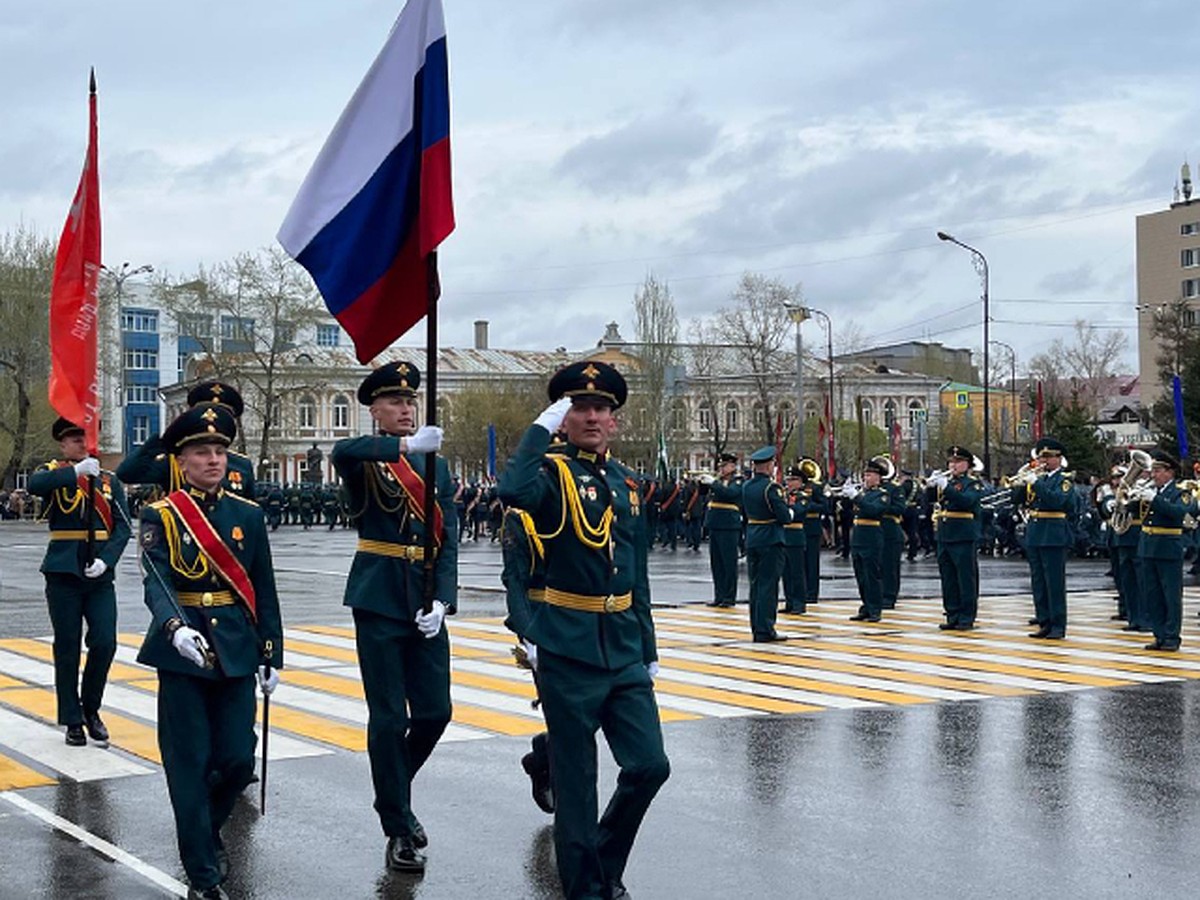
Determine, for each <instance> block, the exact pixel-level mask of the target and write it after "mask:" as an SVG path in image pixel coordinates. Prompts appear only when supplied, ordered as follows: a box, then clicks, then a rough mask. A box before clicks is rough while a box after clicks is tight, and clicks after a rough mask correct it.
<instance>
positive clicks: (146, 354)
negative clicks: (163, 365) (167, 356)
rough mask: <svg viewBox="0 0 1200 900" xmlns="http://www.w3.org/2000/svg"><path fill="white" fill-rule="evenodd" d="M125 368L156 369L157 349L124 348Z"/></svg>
mask: <svg viewBox="0 0 1200 900" xmlns="http://www.w3.org/2000/svg"><path fill="white" fill-rule="evenodd" d="M125 368H126V369H157V368H158V351H157V350H147V349H141V348H139V349H134V348H127V349H126V350H125Z"/></svg>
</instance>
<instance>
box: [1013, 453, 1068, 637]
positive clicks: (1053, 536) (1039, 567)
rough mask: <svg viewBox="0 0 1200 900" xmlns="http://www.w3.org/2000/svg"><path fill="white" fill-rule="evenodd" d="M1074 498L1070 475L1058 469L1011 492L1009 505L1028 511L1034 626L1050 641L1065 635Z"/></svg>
mask: <svg viewBox="0 0 1200 900" xmlns="http://www.w3.org/2000/svg"><path fill="white" fill-rule="evenodd" d="M1074 498H1075V488H1074V483H1073V481H1072V479H1071V476H1070V473H1069V472H1064V471H1063V470H1062V469H1061V468H1060V469H1055V470H1054V471H1053V472H1049V473H1047V474H1045V475H1042V476H1040V477H1039V478H1036V479H1035V480H1034V481H1032V482H1031V483H1029V484H1028V485H1018V486H1017V487H1014V488H1013V489H1012V499H1013V504H1014V505H1016V506H1020V505H1024V506H1025V507H1026V508H1027V509H1028V510H1029V524H1028V525H1027V526H1026V529H1025V555H1026V557H1027V558H1028V560H1029V575H1030V579H1029V580H1030V586H1031V588H1032V591H1033V609H1034V614H1035V615H1036V616H1037V620H1038V625H1039V626H1040V627H1041V629H1042V630H1043V631H1045V632H1046V636H1047V637H1051V638H1061V637H1063V636H1064V635H1065V634H1066V632H1067V547H1069V546H1070V545H1071V531H1070V528H1069V526H1068V523H1067V516H1068V513H1069V512H1070V511H1071V510H1072V507H1073V504H1074Z"/></svg>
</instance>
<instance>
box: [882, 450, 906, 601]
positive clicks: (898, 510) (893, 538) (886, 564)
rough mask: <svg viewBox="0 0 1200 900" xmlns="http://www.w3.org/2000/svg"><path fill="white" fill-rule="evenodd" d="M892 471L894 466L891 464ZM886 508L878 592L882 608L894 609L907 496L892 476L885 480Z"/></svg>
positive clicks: (898, 591)
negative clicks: (881, 579)
mask: <svg viewBox="0 0 1200 900" xmlns="http://www.w3.org/2000/svg"><path fill="white" fill-rule="evenodd" d="M892 471H893V472H895V468H894V465H893V469H892ZM887 491H888V508H887V509H886V510H885V511H884V513H883V524H882V525H881V526H880V530H881V531H882V532H883V555H882V556H881V557H880V560H881V562H880V574H881V575H882V576H883V581H882V586H881V589H880V593H881V595H882V598H883V608H884V609H895V608H896V600H897V599H898V598H899V596H900V568H901V567H900V561H901V559H902V558H903V557H904V508H905V507H906V506H908V496H907V495H906V494H905V493H904V488H903V486H902V485H901V484H900V482H899V481H898V480H897V479H896V478H895V477H894V476H893V477H892V478H889V479H888V480H887Z"/></svg>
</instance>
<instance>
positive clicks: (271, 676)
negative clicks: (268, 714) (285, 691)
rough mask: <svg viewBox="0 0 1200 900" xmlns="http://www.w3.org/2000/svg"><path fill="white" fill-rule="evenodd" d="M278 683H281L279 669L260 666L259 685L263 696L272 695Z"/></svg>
mask: <svg viewBox="0 0 1200 900" xmlns="http://www.w3.org/2000/svg"><path fill="white" fill-rule="evenodd" d="M277 684H279V670H278V669H268V668H267V667H266V666H259V667H258V687H259V690H261V691H262V692H263V696H265V697H270V696H271V692H272V691H274V690H275V686H276V685H277Z"/></svg>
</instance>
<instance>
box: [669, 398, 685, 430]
mask: <svg viewBox="0 0 1200 900" xmlns="http://www.w3.org/2000/svg"><path fill="white" fill-rule="evenodd" d="M671 427H672V428H673V429H674V430H675V431H683V430H684V429H686V428H687V405H686V404H684V403H675V404H674V405H673V406H672V407H671Z"/></svg>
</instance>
